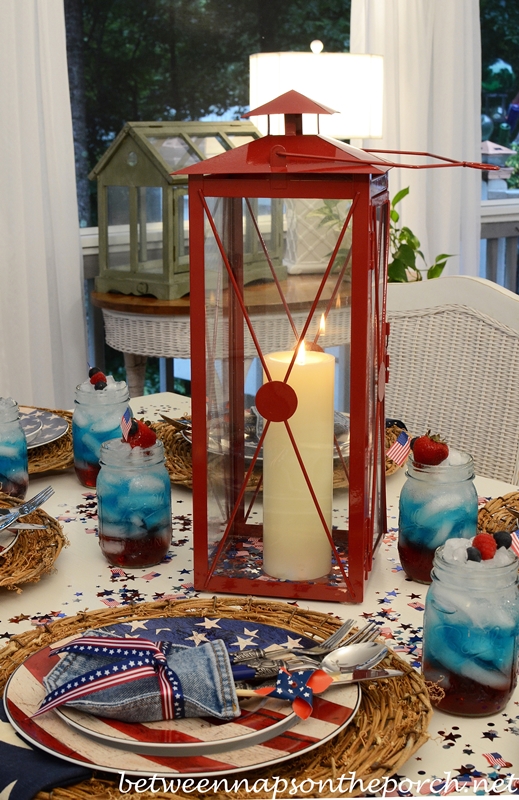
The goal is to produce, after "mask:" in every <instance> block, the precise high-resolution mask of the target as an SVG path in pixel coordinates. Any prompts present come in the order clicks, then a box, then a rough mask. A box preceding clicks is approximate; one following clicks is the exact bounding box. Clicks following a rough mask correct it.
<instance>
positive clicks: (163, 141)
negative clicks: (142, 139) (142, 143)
mask: <svg viewBox="0 0 519 800" xmlns="http://www.w3.org/2000/svg"><path fill="white" fill-rule="evenodd" d="M146 139H147V140H148V142H149V143H150V144H151V145H153V147H154V148H155V149H156V150H157V152H158V153H159V155H160V156H162V158H163V159H164V161H165V162H166V164H168V166H170V167H171V171H172V172H173V171H174V170H178V169H183V168H184V167H188V166H189V165H190V164H196V163H197V162H198V161H200V157H199V156H198V155H197V153H196V151H195V150H194V149H193V148H192V147H190V146H189V144H188V143H187V141H186V140H185V139H184V138H183V137H182V136H180V135H179V136H166V137H164V136H147V137H146Z"/></svg>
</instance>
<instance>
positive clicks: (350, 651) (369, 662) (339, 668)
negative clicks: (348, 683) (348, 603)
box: [285, 642, 388, 673]
mask: <svg viewBox="0 0 519 800" xmlns="http://www.w3.org/2000/svg"><path fill="white" fill-rule="evenodd" d="M387 652H388V648H387V647H386V645H385V644H384V643H383V642H359V643H358V644H346V645H344V646H343V647H337V648H336V649H335V650H332V651H331V653H328V654H327V655H326V656H325V657H324V658H323V660H322V661H321V662H320V663H317V664H316V662H315V661H314V660H313V659H311V658H308V657H305V656H304V655H302V656H301V657H297V658H295V659H290V660H289V659H287V660H286V661H285V664H286V667H287V669H301V668H304V667H309V666H311V665H314V666H315V669H322V670H324V671H325V672H329V673H335V672H351V671H352V670H354V669H367V668H369V667H374V666H376V664H378V663H379V662H380V661H382V659H383V658H384V657H385V656H386V655H387Z"/></svg>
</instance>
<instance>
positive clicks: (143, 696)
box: [44, 631, 240, 722]
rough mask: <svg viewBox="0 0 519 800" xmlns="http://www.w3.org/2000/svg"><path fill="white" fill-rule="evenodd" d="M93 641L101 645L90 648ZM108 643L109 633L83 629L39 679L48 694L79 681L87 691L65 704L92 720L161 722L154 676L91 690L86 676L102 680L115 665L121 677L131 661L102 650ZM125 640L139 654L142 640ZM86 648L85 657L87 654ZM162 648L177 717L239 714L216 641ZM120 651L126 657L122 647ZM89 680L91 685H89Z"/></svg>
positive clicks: (112, 650) (226, 664)
mask: <svg viewBox="0 0 519 800" xmlns="http://www.w3.org/2000/svg"><path fill="white" fill-rule="evenodd" d="M103 640H105V642H103ZM89 641H90V642H92V641H94V645H91V646H90V647H85V646H82V642H89ZM97 641H99V645H100V647H97V646H96V645H95V642H97ZM110 641H111V640H110V637H109V635H108V634H105V633H103V632H102V631H88V632H86V633H85V634H84V636H83V637H81V638H80V639H78V640H75V642H74V643H70V642H69V644H68V646H69V647H70V646H71V645H72V646H73V647H74V648H75V652H66V653H65V655H64V656H63V657H62V658H61V660H60V662H59V663H58V664H56V666H55V667H54V668H53V669H52V670H51V671H50V672H49V674H48V675H47V676H46V677H45V678H44V685H45V688H46V690H47V692H48V693H55V695H59V692H60V691H61V690H62V689H63V688H65V687H70V686H71V685H72V686H76V685H78V684H81V682H83V684H85V683H87V684H88V690H89V691H90V690H91V691H90V693H89V694H87V695H83V696H80V697H72V698H71V699H67V701H66V705H68V706H72V707H74V708H77V709H79V710H81V711H85V712H87V713H89V714H94V715H95V716H100V717H109V718H111V719H118V720H121V721H124V722H151V721H156V720H161V719H164V713H163V711H164V705H163V696H162V692H161V681H160V680H159V676H158V674H157V673H155V674H152V675H150V676H148V677H139V678H137V679H136V680H132V681H130V682H128V683H121V684H115V685H110V686H109V687H108V688H99V689H96V681H95V680H93V678H91V677H90V676H92V675H93V676H94V678H95V677H96V676H99V679H101V678H102V677H103V675H104V674H108V672H109V671H110V670H112V669H113V668H114V666H117V665H119V666H118V673H119V674H120V672H121V667H120V665H121V664H125V663H126V664H128V663H129V661H130V660H135V656H131V655H130V656H129V657H128V656H127V655H126V658H123V655H122V653H121V652H120V648H113V647H110V646H108V647H107V646H106V642H110ZM124 641H125V643H126V648H128V650H130V651H131V653H135V651H139V642H143V641H145V640H140V639H132V638H129V639H125V640H124ZM155 644H156V643H155ZM103 649H104V650H105V651H106V650H108V651H109V652H108V654H107V653H105V652H103V653H101V652H97V651H98V650H103ZM87 650H88V651H89V654H86V652H85V651H87ZM161 650H162V653H163V655H164V656H165V661H166V662H167V667H168V668H169V670H170V674H171V673H172V674H173V676H174V679H175V681H176V683H175V686H176V689H175V698H178V703H177V702H175V705H178V706H179V707H180V708H181V713H178V714H176V716H185V717H216V718H218V719H223V720H229V719H234V718H236V717H239V716H240V707H239V703H238V698H237V696H236V689H235V684H234V678H233V673H232V667H231V663H230V660H229V655H228V653H227V649H226V647H225V645H224V643H223V642H222V641H221V640H220V639H215V640H213V641H212V642H206V643H204V644H202V645H200V646H198V647H182V646H179V645H176V644H173V643H171V642H164V643H163V644H162V647H161ZM125 653H126V654H127V650H126V649H125ZM125 668H126V667H122V669H125ZM85 677H86V681H85ZM89 681H92V683H88V682H89ZM48 696H49V695H48Z"/></svg>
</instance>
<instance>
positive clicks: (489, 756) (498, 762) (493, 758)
mask: <svg viewBox="0 0 519 800" xmlns="http://www.w3.org/2000/svg"><path fill="white" fill-rule="evenodd" d="M483 757H484V758H486V760H487V761H488V763H489V764H490V766H491V767H511V766H512V764H511V763H510V762H509V761H505V759H504V758H503V757H502V755H501V753H483Z"/></svg>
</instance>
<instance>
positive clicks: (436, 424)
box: [386, 276, 519, 483]
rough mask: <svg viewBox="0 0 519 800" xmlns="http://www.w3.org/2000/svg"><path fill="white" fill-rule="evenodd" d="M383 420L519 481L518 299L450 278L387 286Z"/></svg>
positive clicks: (488, 472)
mask: <svg viewBox="0 0 519 800" xmlns="http://www.w3.org/2000/svg"><path fill="white" fill-rule="evenodd" d="M387 316H388V320H389V322H390V336H389V357H390V377H389V383H388V384H387V390H386V417H396V418H397V419H402V420H404V421H405V423H406V425H407V427H408V428H409V430H410V431H411V432H412V433H416V434H419V433H422V432H425V431H426V430H427V429H428V428H431V429H432V430H433V431H434V432H437V433H440V434H442V436H444V437H445V438H446V439H447V441H448V442H449V443H450V444H451V445H452V446H453V447H456V448H458V449H462V450H466V451H468V452H469V453H471V454H472V456H473V458H474V462H475V468H476V473H477V474H479V475H484V476H487V477H491V478H500V479H502V480H505V481H508V482H510V483H518V482H519V296H518V295H516V294H514V293H512V292H510V291H508V290H507V289H502V288H501V287H500V286H498V285H497V284H496V283H492V282H491V281H488V280H483V279H479V278H471V277H466V276H454V277H446V278H440V279H438V280H430V281H423V282H419V283H414V284H390V285H389V287H388V300H387Z"/></svg>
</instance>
